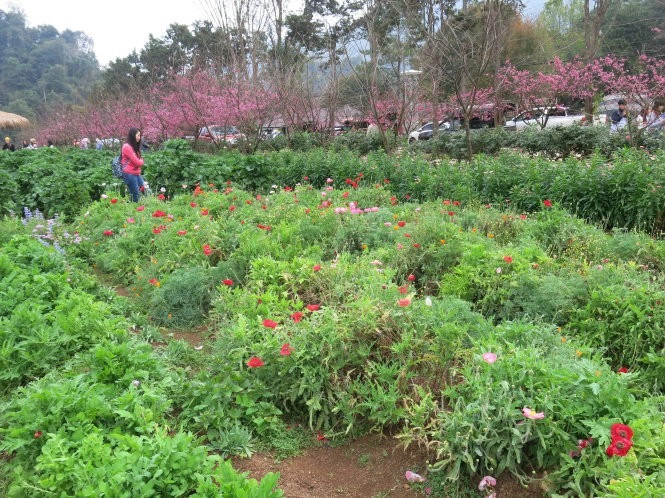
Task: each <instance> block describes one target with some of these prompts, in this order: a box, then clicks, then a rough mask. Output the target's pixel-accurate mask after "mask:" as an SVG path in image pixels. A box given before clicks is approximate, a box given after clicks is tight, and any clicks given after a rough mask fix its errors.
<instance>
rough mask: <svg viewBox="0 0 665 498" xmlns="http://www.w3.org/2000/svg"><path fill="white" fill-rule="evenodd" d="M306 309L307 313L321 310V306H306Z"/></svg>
mask: <svg viewBox="0 0 665 498" xmlns="http://www.w3.org/2000/svg"><path fill="white" fill-rule="evenodd" d="M306 308H307V309H308V310H309V311H319V309H320V308H321V306H319V305H318V304H308V305H307V306H306Z"/></svg>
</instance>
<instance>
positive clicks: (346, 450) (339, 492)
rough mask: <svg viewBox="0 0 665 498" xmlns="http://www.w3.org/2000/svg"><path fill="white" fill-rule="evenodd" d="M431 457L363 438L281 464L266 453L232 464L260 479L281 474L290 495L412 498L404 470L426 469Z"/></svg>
mask: <svg viewBox="0 0 665 498" xmlns="http://www.w3.org/2000/svg"><path fill="white" fill-rule="evenodd" d="M426 460H427V457H426V455H425V453H424V452H423V451H420V450H418V449H417V448H414V449H408V450H406V451H404V450H403V449H402V448H401V447H400V446H399V445H398V441H397V440H396V439H394V438H392V437H385V436H384V437H381V436H378V435H369V436H363V437H361V438H358V439H355V440H353V441H350V442H348V443H345V444H344V445H343V446H339V447H334V448H333V447H330V446H322V447H319V448H311V449H309V450H306V451H305V452H304V453H303V454H302V455H299V456H296V457H293V458H288V459H286V460H283V461H281V462H279V463H276V462H275V460H274V459H273V458H272V457H271V456H270V455H267V454H263V453H258V454H255V455H254V456H252V458H251V459H243V460H234V462H233V466H234V467H235V468H236V469H237V470H240V471H243V472H245V471H247V472H249V473H250V476H251V477H253V478H255V479H260V478H261V477H262V476H263V475H265V474H266V473H267V472H279V473H280V474H281V477H280V480H279V487H280V488H281V489H282V490H283V491H284V496H285V497H287V498H328V497H331V498H332V497H334V498H339V497H345V498H346V497H348V498H372V497H376V498H379V497H381V498H384V497H385V498H387V497H390V498H413V497H416V496H423V494H422V492H420V493H417V492H416V491H414V490H412V489H411V487H410V486H409V484H408V483H407V481H406V479H405V478H404V473H405V472H406V471H407V470H412V471H422V470H423V469H424V468H425V467H426Z"/></svg>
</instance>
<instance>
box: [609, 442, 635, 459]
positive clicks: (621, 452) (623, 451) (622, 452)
mask: <svg viewBox="0 0 665 498" xmlns="http://www.w3.org/2000/svg"><path fill="white" fill-rule="evenodd" d="M632 446H633V442H632V441H631V440H630V439H625V438H622V437H619V438H616V439H612V444H610V445H609V446H608V447H607V449H606V450H605V454H606V455H607V456H608V457H612V456H620V457H622V456H626V455H627V454H628V451H629V450H630V448H631V447H632Z"/></svg>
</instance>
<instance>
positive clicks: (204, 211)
mask: <svg viewBox="0 0 665 498" xmlns="http://www.w3.org/2000/svg"><path fill="white" fill-rule="evenodd" d="M208 213H209V211H208V209H206V208H202V209H201V215H202V216H208Z"/></svg>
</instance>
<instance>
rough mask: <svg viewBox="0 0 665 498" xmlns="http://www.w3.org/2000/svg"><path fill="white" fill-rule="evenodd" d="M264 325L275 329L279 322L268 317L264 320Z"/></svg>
mask: <svg viewBox="0 0 665 498" xmlns="http://www.w3.org/2000/svg"><path fill="white" fill-rule="evenodd" d="M263 326H264V327H267V328H269V329H274V328H275V327H277V322H276V321H274V320H270V319H268V318H266V319H265V320H263Z"/></svg>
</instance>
